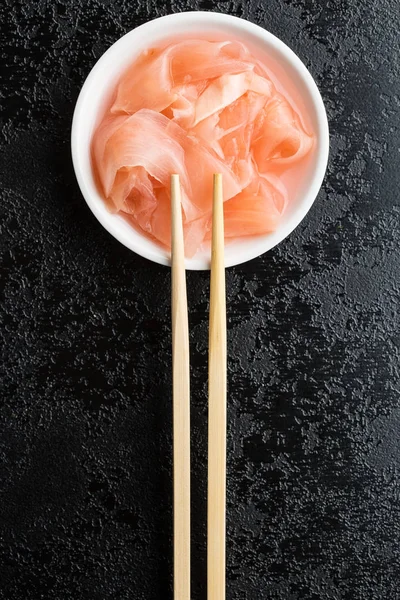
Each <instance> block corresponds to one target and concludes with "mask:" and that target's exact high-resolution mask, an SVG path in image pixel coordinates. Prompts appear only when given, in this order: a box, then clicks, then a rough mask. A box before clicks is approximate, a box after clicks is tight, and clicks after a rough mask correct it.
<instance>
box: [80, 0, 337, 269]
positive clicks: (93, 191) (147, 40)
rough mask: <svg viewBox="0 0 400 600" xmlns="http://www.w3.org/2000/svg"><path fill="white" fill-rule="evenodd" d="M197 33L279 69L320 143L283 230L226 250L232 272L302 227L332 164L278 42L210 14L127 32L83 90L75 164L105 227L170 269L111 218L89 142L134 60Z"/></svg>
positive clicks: (322, 116)
mask: <svg viewBox="0 0 400 600" xmlns="http://www.w3.org/2000/svg"><path fill="white" fill-rule="evenodd" d="M200 33H201V34H203V35H204V34H206V35H207V34H209V35H210V36H213V37H215V36H219V37H221V34H222V35H223V36H224V37H226V39H229V38H231V39H240V40H242V41H243V42H244V43H246V44H247V45H248V46H249V47H250V49H251V50H253V51H256V52H258V54H259V55H261V54H262V55H264V56H265V57H266V62H267V63H268V66H269V67H271V68H272V71H274V65H275V66H276V67H277V69H278V70H279V72H280V75H279V78H280V80H282V78H283V79H284V80H285V81H282V83H283V85H284V86H288V87H292V89H295V90H296V96H297V106H298V107H299V108H300V110H301V112H302V114H303V115H305V116H306V121H307V122H308V124H309V126H310V127H311V128H312V130H313V132H314V133H315V136H316V146H315V150H314V151H313V154H312V157H311V158H310V160H308V161H307V162H306V164H305V166H304V170H302V172H301V176H300V177H299V181H298V185H297V186H296V190H295V193H294V197H293V199H292V201H291V202H290V205H289V206H288V208H287V209H286V212H285V215H284V217H283V219H282V222H281V223H280V225H279V227H278V229H277V230H276V231H275V232H273V233H270V234H267V235H264V236H261V237H254V238H251V237H249V238H243V239H240V240H237V241H235V242H231V243H229V244H227V246H226V250H225V264H226V266H227V267H230V266H233V265H237V264H240V263H243V262H246V261H248V260H250V259H252V258H255V257H256V256H259V255H260V254H263V253H264V252H266V251H267V250H270V249H271V248H273V247H274V246H276V244H279V242H281V241H282V240H283V239H284V238H285V237H286V236H287V235H289V233H291V232H292V231H293V229H294V228H295V227H297V225H298V224H299V223H300V221H301V220H302V219H303V218H304V217H305V215H306V214H307V212H308V211H309V209H310V207H311V205H312V204H313V202H314V200H315V198H316V196H317V194H318V191H319V189H320V186H321V183H322V180H323V178H324V174H325V170H326V164H327V160H328V152H329V131H328V122H327V118H326V112H325V108H324V104H323V102H322V99H321V96H320V93H319V91H318V88H317V86H316V84H315V82H314V80H313V78H312V77H311V75H310V73H309V72H308V70H307V69H306V67H305V66H304V64H303V63H302V62H301V60H300V59H299V58H298V57H297V56H296V55H295V54H294V52H292V50H290V48H288V46H286V45H285V44H284V43H283V42H281V41H280V40H279V39H278V38H276V37H275V36H274V35H272V34H271V33H269V32H268V31H265V30H264V29H262V28H261V27H258V26H257V25H254V24H253V23H250V22H248V21H245V20H243V19H238V18H236V17H232V16H229V15H225V14H221V13H213V12H185V13H177V14H171V15H168V16H166V17H161V18H159V19H155V20H154V21H149V22H148V23H145V24H144V25H141V26H140V27H137V28H136V29H134V30H132V31H130V32H129V33H127V34H126V35H124V36H123V37H122V38H121V39H120V40H118V41H117V42H116V43H115V44H113V45H112V46H111V48H109V49H108V50H107V51H106V52H105V53H104V54H103V56H102V57H101V58H100V59H99V60H98V62H97V63H96V64H95V66H94V67H93V69H92V70H91V72H90V74H89V76H88V78H87V79H86V81H85V83H84V85H83V87H82V90H81V93H80V95H79V98H78V101H77V103H76V107H75V112H74V118H73V123H72V134H71V145H72V159H73V163H74V168H75V173H76V177H77V180H78V183H79V186H80V188H81V191H82V194H83V196H84V198H85V200H86V202H87V203H88V205H89V207H90V209H91V210H92V212H93V213H94V215H95V216H96V217H97V219H98V220H99V221H100V223H101V224H102V225H103V227H105V228H106V229H107V231H108V232H109V233H111V234H112V235H113V236H114V237H115V238H116V239H117V240H119V241H120V242H121V243H122V244H124V245H125V246H127V247H128V248H130V249H131V250H133V251H134V252H136V253H137V254H140V255H141V256H144V257H145V258H148V259H150V260H152V261H155V262H157V263H160V264H163V265H169V264H170V256H169V253H168V252H167V251H166V250H163V249H162V248H160V247H159V246H158V245H157V244H156V243H153V242H152V241H151V240H149V239H148V238H147V237H145V236H144V235H141V234H140V232H138V231H135V230H134V229H133V228H131V227H130V226H129V225H128V223H127V222H126V221H125V220H124V219H123V218H122V217H120V216H118V215H113V214H110V213H109V212H108V211H107V209H106V207H105V204H104V202H103V199H102V197H101V196H100V194H99V192H98V190H97V188H96V185H95V181H94V179H93V173H92V168H91V159H90V143H91V138H92V135H93V131H94V128H95V126H96V125H97V122H98V115H99V112H100V110H101V107H102V105H103V104H104V101H105V98H107V96H108V94H109V93H110V90H111V89H112V87H113V86H114V85H115V83H116V81H117V79H118V77H119V75H120V74H121V72H122V71H123V70H124V69H125V68H126V67H127V66H128V65H129V64H130V63H131V62H132V61H133V60H134V58H135V56H137V54H138V53H139V52H141V51H142V50H144V49H146V48H148V47H149V46H151V45H154V44H155V43H156V42H160V41H162V40H164V39H168V38H171V37H174V36H182V34H185V35H187V36H188V37H189V36H192V37H195V36H196V34H200ZM186 268H188V269H208V268H209V253H203V254H199V253H198V254H196V255H195V256H194V257H193V258H191V259H187V260H186Z"/></svg>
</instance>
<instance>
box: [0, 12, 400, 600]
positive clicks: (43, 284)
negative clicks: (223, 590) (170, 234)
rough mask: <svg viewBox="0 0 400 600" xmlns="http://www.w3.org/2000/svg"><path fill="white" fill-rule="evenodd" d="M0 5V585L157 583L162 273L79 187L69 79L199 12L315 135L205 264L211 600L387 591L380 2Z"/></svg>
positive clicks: (164, 357) (137, 590)
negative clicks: (277, 236)
mask: <svg viewBox="0 0 400 600" xmlns="http://www.w3.org/2000/svg"><path fill="white" fill-rule="evenodd" d="M161 6H162V3H161V2H160V3H157V2H155V1H154V0H139V1H137V0H132V1H129V2H128V1H124V0H115V1H112V2H111V1H110V0H87V1H83V0H65V1H61V0H52V1H48V0H38V1H36V2H26V1H16V0H3V2H2V3H1V6H0V23H1V25H0V32H1V33H0V35H1V38H0V39H1V45H0V46H1V49H0V52H1V65H2V76H3V82H2V84H1V112H0V119H1V138H0V144H1V153H0V176H1V185H0V193H1V213H2V225H1V244H2V247H3V281H4V297H3V301H2V302H3V303H2V312H3V326H2V329H1V337H2V340H1V341H2V344H3V353H4V361H3V370H2V389H3V391H2V400H1V411H0V415H1V438H0V439H1V475H2V482H1V494H2V498H1V511H0V527H1V531H2V535H1V542H0V543H1V578H0V580H1V583H0V589H1V591H0V597H1V598H4V599H6V600H26V599H34V600H37V599H41V598H46V599H51V600H69V599H71V600H72V599H73V600H80V599H90V600H97V599H98V600H106V599H107V600H128V599H129V600H131V599H135V600H136V599H137V600H142V599H143V600H144V599H145V600H161V599H162V600H164V599H169V598H171V597H172V594H171V399H170V389H171V378H170V358H171V357H170V324H169V309H170V305H169V292H168V290H169V285H170V273H169V270H168V269H166V268H163V267H160V266H157V265H153V264H151V263H149V262H146V261H145V260H143V259H141V258H139V257H138V256H135V255H134V254H133V253H131V252H129V251H128V250H126V249H125V248H123V247H122V246H121V245H119V244H118V243H117V242H116V241H115V240H114V239H112V238H111V237H110V236H109V235H108V234H107V233H106V232H105V231H104V230H103V229H102V228H101V226H100V225H99V224H98V223H97V222H96V220H95V219H94V217H93V216H92V214H91V213H90V212H89V210H88V208H87V207H86V204H85V203H84V201H83V199H82V197H81V194H80V192H79V189H78V187H77V184H76V182H75V178H74V175H73V171H72V166H71V160H70V151H69V135H70V124H71V117H72V112H73V107H74V103H75V100H76V98H77V94H78V92H79V89H80V86H81V85H82V83H83V81H84V78H85V76H86V75H87V74H88V72H89V70H90V68H91V67H92V66H93V64H94V63H95V61H96V60H97V58H98V57H99V56H100V55H101V54H102V52H103V51H104V50H105V49H106V48H107V47H108V46H109V45H110V44H111V43H112V42H114V41H115V40H116V39H118V38H119V37H120V36H121V35H122V34H124V33H125V32H126V31H128V30H129V29H131V28H133V27H135V26H137V25H139V24H140V23H143V22H144V21H146V20H148V19H149V18H152V17H155V16H157V15H161V14H166V13H169V12H176V11H182V10H188V9H190V8H191V9H203V10H208V9H212V8H213V9H214V10H216V11H225V12H229V13H231V14H234V15H238V16H241V17H245V18H247V19H250V20H252V21H254V22H256V23H258V24H259V25H261V26H263V27H265V28H266V29H268V30H270V31H271V32H273V33H274V34H276V35H278V36H279V37H280V38H281V39H283V40H284V41H285V42H286V43H287V44H289V46H291V47H292V48H293V49H294V50H295V51H296V52H297V53H298V54H299V56H300V57H301V58H302V59H303V61H304V62H305V64H306V65H307V67H308V68H309V69H310V71H311V73H312V74H313V75H314V77H315V78H316V80H317V82H318V84H319V86H320V89H321V91H322V95H323V97H324V100H325V102H326V106H327V110H328V113H329V119H330V127H331V134H332V137H331V157H330V163H329V169H328V175H327V178H326V181H325V183H324V186H323V189H322V190H321V193H320V194H319V198H318V201H317V202H316V204H315V205H314V207H313V209H312V210H311V212H310V214H309V216H308V217H307V218H306V219H305V220H304V222H303V223H302V225H301V226H300V227H299V228H298V229H297V230H296V232H295V233H294V234H293V235H292V236H291V237H290V239H288V240H286V241H285V242H283V243H282V244H281V245H280V246H279V247H278V248H276V249H274V250H273V251H272V252H270V253H268V254H266V255H264V256H262V257H260V258H258V259H256V260H253V261H252V262H250V263H248V264H245V265H243V266H240V267H237V268H233V269H229V270H228V272H227V291H228V314H229V357H230V358H229V455H228V456H229V458H228V478H229V479H228V572H227V578H228V586H227V589H228V599H229V600H239V599H240V600H259V599H260V598H261V599H265V600H269V599H271V600H272V599H275V600H306V599H307V600H317V599H318V600H339V599H340V600H367V599H368V600H375V599H376V600H383V599H390V600H395V599H398V598H400V592H399V589H400V576H399V568H400V556H399V555H400V546H399V543H400V530H399V528H400V503H399V461H400V450H399V434H400V402H399V391H400V390H399V384H400V378H399V341H400V339H399V312H398V303H399V273H400V253H399V241H400V220H399V191H398V190H399V188H400V169H399V151H398V150H399V148H398V146H399V126H400V120H399V107H400V86H399V76H400V73H399V65H400V60H399V58H400V57H399V41H400V40H399V33H398V29H399V18H400V5H399V3H398V1H397V0H372V1H371V0H349V1H344V0H342V1H337V0H330V1H326V2H322V1H317V0H286V1H284V0H268V2H267V1H266V0H250V1H248V2H245V1H244V0H243V1H239V0H232V1H219V2H215V3H213V2H211V1H209V0H204V1H194V2H192V3H190V2H187V1H186V0H167V1H166V2H165V4H164V5H163V6H162V7H161ZM188 286H189V302H190V324H191V351H192V382H193V383H192V390H193V400H192V409H193V413H192V414H193V418H192V420H193V433H192V441H193V516H194V523H193V596H192V597H193V599H194V600H197V599H204V598H205V597H206V596H205V578H206V569H205V516H206V503H205V491H206V417H207V413H206V368H207V311H208V275H207V273H189V274H188Z"/></svg>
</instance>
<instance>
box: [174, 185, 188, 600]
mask: <svg viewBox="0 0 400 600" xmlns="http://www.w3.org/2000/svg"><path fill="white" fill-rule="evenodd" d="M171 263H172V264H171V266H172V297H171V305H172V372H173V461H174V467H173V471H174V475H173V477H174V600H190V385H189V332H188V309H187V298H186V273H185V254H184V241H183V226H182V210H181V190H180V183H179V175H172V176H171Z"/></svg>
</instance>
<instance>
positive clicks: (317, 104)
mask: <svg viewBox="0 0 400 600" xmlns="http://www.w3.org/2000/svg"><path fill="white" fill-rule="evenodd" d="M193 17H196V18H199V17H202V18H203V19H206V20H209V21H210V23H213V24H217V23H218V24H220V25H221V26H223V25H231V26H237V27H238V28H240V29H242V31H243V32H246V33H247V34H250V35H254V36H255V37H257V38H261V39H262V40H263V41H265V42H266V44H268V45H269V46H272V47H273V48H274V49H276V50H277V51H278V52H280V53H281V54H283V55H284V57H285V60H286V61H287V62H288V63H289V64H290V66H291V67H292V68H293V69H294V70H295V71H297V73H298V75H299V76H300V77H301V79H302V80H303V82H304V84H305V85H306V87H307V90H308V92H309V94H310V96H311V98H312V103H313V110H315V111H316V120H317V123H318V128H319V138H318V142H319V148H318V155H317V157H316V163H315V167H314V169H313V173H312V181H311V183H310V185H309V186H308V189H307V191H306V193H305V194H304V197H303V198H301V202H299V206H298V207H297V209H296V212H295V215H294V217H292V218H291V219H290V220H286V222H284V223H282V225H280V226H279V227H278V229H277V230H276V231H275V232H273V233H272V234H268V235H266V236H263V237H260V238H252V242H253V243H252V244H249V245H248V246H246V247H245V248H241V252H240V253H238V254H240V256H238V260H236V259H234V258H233V259H232V258H230V259H229V258H227V257H226V256H225V267H232V266H236V265H240V264H243V263H245V262H248V261H249V260H252V259H254V258H257V257H258V256H260V255H261V254H264V253H265V252H268V251H269V250H271V249H272V248H274V247H275V246H276V245H278V244H280V243H281V242H282V241H283V240H284V239H285V238H286V237H287V236H288V235H290V233H292V232H293V230H294V229H295V228H296V227H297V226H298V225H299V224H300V223H301V221H302V220H303V219H304V217H305V216H306V215H307V213H308V211H309V210H310V208H311V206H312V205H313V203H314V201H315V200H316V197H317V195H318V192H319V190H320V188H321V185H322V182H323V180H324V177H325V172H326V168H327V164H328V157H329V125H328V119H327V115H326V110H325V106H324V103H323V100H322V97H321V94H320V92H319V89H318V87H317V85H316V83H315V81H314V79H313V77H312V75H311V73H310V72H309V71H308V69H307V67H306V66H305V65H304V63H303V62H302V60H301V59H300V58H299V57H298V56H297V54H296V53H295V52H294V51H293V50H291V48H289V46H287V45H286V44H285V42H283V41H282V40H280V39H279V38H278V37H276V36H275V35H274V34H272V33H270V32H269V31H268V30H266V29H264V28H263V27H261V26H259V25H257V24H255V23H252V22H251V21H247V20H246V19H242V18H240V17H235V16H233V15H228V14H226V13H220V12H212V11H187V12H180V13H171V14H168V15H164V16H162V17H157V18H156V19H152V20H150V21H147V22H146V23H143V24H141V25H139V26H138V27H135V28H134V29H131V30H130V31H128V32H127V33H126V34H124V35H123V36H122V37H120V38H119V39H118V40H117V41H116V42H114V43H113V44H112V45H111V46H110V47H109V48H108V49H107V50H106V51H105V52H104V53H103V54H102V55H101V56H100V57H99V59H98V60H97V61H96V63H95V64H94V66H93V67H92V69H91V71H90V72H89V74H88V76H87V77H86V79H85V81H84V83H83V85H82V88H81V90H80V93H79V95H78V99H77V101H76V105H75V109H74V114H73V119H72V127H71V154H72V162H73V167H74V171H75V176H76V178H77V181H78V184H79V187H80V190H81V193H82V195H83V197H84V199H85V201H86V203H87V205H88V206H89V208H90V210H91V211H92V213H93V214H94V215H95V217H96V218H97V220H98V221H99V222H100V223H101V225H102V226H103V227H104V228H105V229H106V230H107V231H108V232H109V233H110V234H111V235H112V236H113V237H114V238H116V239H117V240H118V241H119V242H121V243H122V244H123V245H124V246H126V247H127V248H129V249H130V250H132V251H133V252H135V253H136V254H138V255H140V256H142V257H144V258H147V259H148V260H151V261H153V262H156V263H158V264H161V265H164V266H170V258H169V256H168V255H167V254H165V251H164V254H163V253H162V252H163V250H162V248H160V249H159V250H158V248H157V246H156V244H154V247H153V246H151V247H141V246H140V244H138V243H137V242H136V241H135V239H134V237H132V238H131V239H127V238H126V237H124V236H123V235H122V234H121V232H120V231H119V230H118V227H116V226H114V222H113V221H112V219H111V217H115V215H112V214H111V213H109V217H110V218H109V217H108V215H107V216H105V214H104V213H103V212H101V211H100V210H99V208H98V199H97V198H96V199H94V198H93V196H92V193H91V190H90V189H89V186H88V184H87V181H86V178H87V175H86V174H85V172H84V169H83V168H82V165H81V164H80V161H79V158H78V156H79V150H78V147H79V144H80V139H79V128H80V123H81V120H82V119H83V118H84V116H85V111H84V104H85V100H86V96H87V95H88V91H89V89H90V86H91V84H92V82H93V81H94V80H96V79H97V77H98V75H99V74H100V73H101V71H102V66H103V63H104V62H105V61H106V60H107V59H108V57H109V56H110V55H112V54H113V53H115V52H116V51H117V49H118V46H120V45H121V46H122V45H123V44H124V43H125V41H126V40H127V38H130V37H132V36H134V35H135V34H137V33H138V32H141V33H144V32H145V30H146V29H152V28H154V27H155V26H157V25H159V26H162V25H163V24H165V25H166V24H167V23H168V21H181V22H184V21H185V20H188V21H189V20H191V19H193ZM268 242H270V243H268ZM185 267H186V269H188V270H209V268H210V260H209V259H207V258H204V257H196V256H194V257H193V258H191V259H185Z"/></svg>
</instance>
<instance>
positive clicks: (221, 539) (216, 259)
mask: <svg viewBox="0 0 400 600" xmlns="http://www.w3.org/2000/svg"><path fill="white" fill-rule="evenodd" d="M208 357H209V359H208V360H209V363H208V533H207V538H208V542H207V600H225V513H226V300H225V262H224V212H223V198H222V175H221V174H215V175H214V189H213V216H212V246H211V285H210V330H209V349H208Z"/></svg>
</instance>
